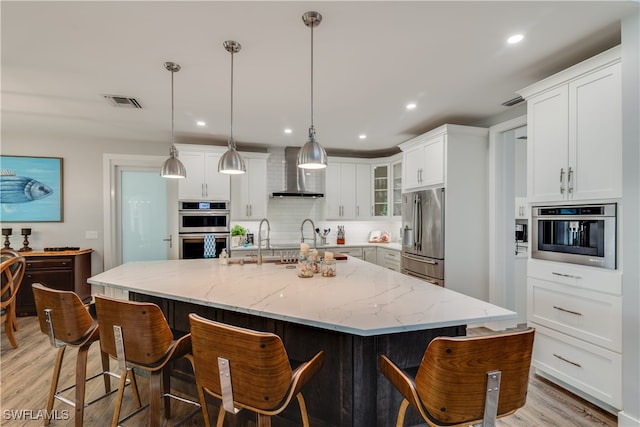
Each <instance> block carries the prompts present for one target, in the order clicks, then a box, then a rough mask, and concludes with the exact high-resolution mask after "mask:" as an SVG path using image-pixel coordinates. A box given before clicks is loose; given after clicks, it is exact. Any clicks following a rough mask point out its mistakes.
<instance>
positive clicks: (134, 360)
mask: <svg viewBox="0 0 640 427" xmlns="http://www.w3.org/2000/svg"><path fill="white" fill-rule="evenodd" d="M95 299H96V312H97V317H98V324H99V325H100V346H101V348H102V350H103V351H104V352H105V353H108V354H109V355H110V356H111V357H113V358H114V359H116V360H117V361H118V368H119V369H120V371H121V374H120V375H121V378H124V377H126V372H127V371H130V370H131V369H132V368H137V369H140V370H143V371H147V372H150V374H151V378H150V380H149V405H148V406H149V425H150V426H152V427H156V426H159V425H160V415H161V414H160V410H161V406H162V404H161V403H162V400H164V415H165V418H167V419H168V418H170V417H171V410H170V401H169V398H177V399H178V400H180V401H182V402H185V403H190V404H194V405H195V406H197V408H196V409H195V410H194V411H193V412H192V413H191V414H189V415H188V416H187V417H190V416H191V415H193V414H195V413H197V412H198V411H199V408H200V405H199V404H198V403H197V402H191V401H189V400H187V399H183V398H179V397H177V396H174V395H172V394H170V389H171V382H170V381H171V380H170V378H171V375H170V374H171V372H170V367H171V363H170V362H172V361H174V360H176V359H178V358H180V357H183V356H187V357H188V358H189V359H190V353H191V335H190V334H186V335H184V336H182V337H179V338H177V337H174V334H173V332H172V331H171V328H170V327H169V324H168V323H167V320H166V319H165V317H164V314H163V313H162V310H161V309H160V307H158V306H157V305H155V304H151V303H142V302H134V301H123V300H118V299H114V298H107V297H104V296H101V295H97V296H96V298H95ZM190 360H191V359H190ZM123 388H124V384H123V382H122V379H121V381H120V385H119V387H118V398H117V400H116V406H115V409H114V413H113V418H112V421H111V426H112V427H116V426H117V425H118V423H119V422H124V421H126V420H127V419H129V418H131V417H132V416H133V415H135V414H137V413H138V412H139V411H140V410H142V409H144V408H146V406H147V405H145V406H144V407H143V408H140V409H138V410H137V411H135V412H133V413H132V414H129V415H128V416H126V417H125V418H123V419H122V420H120V419H119V418H120V408H121V406H122V396H123Z"/></svg>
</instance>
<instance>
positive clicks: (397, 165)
mask: <svg viewBox="0 0 640 427" xmlns="http://www.w3.org/2000/svg"><path fill="white" fill-rule="evenodd" d="M391 206H392V209H393V211H392V213H391V214H392V215H393V216H395V217H401V216H402V160H397V161H394V162H392V163H391Z"/></svg>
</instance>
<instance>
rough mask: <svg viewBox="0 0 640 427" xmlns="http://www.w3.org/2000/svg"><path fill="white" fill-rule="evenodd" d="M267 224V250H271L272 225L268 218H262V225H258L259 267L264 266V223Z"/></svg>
mask: <svg viewBox="0 0 640 427" xmlns="http://www.w3.org/2000/svg"><path fill="white" fill-rule="evenodd" d="M265 221H266V223H267V238H266V239H265V240H266V241H267V246H266V248H265V249H269V247H270V246H271V224H269V220H268V219H267V218H262V219H261V220H260V225H258V265H262V223H263V222H265Z"/></svg>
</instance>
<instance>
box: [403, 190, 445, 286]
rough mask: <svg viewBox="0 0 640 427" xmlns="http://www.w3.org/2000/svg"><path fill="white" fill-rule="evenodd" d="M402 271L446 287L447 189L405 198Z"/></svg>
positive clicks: (412, 194) (406, 195)
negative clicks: (445, 208) (445, 220)
mask: <svg viewBox="0 0 640 427" xmlns="http://www.w3.org/2000/svg"><path fill="white" fill-rule="evenodd" d="M401 268H402V272H403V273H405V274H408V275H410V276H415V277H418V278H420V279H423V280H425V281H427V282H430V283H433V284H436V285H439V286H444V188H434V189H430V190H420V191H415V192H411V193H405V194H403V195H402V262H401Z"/></svg>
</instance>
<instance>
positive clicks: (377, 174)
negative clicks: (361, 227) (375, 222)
mask: <svg viewBox="0 0 640 427" xmlns="http://www.w3.org/2000/svg"><path fill="white" fill-rule="evenodd" d="M372 172H373V173H372V174H371V175H372V177H373V216H374V217H380V216H388V215H389V165H388V164H384V165H373V166H372Z"/></svg>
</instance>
